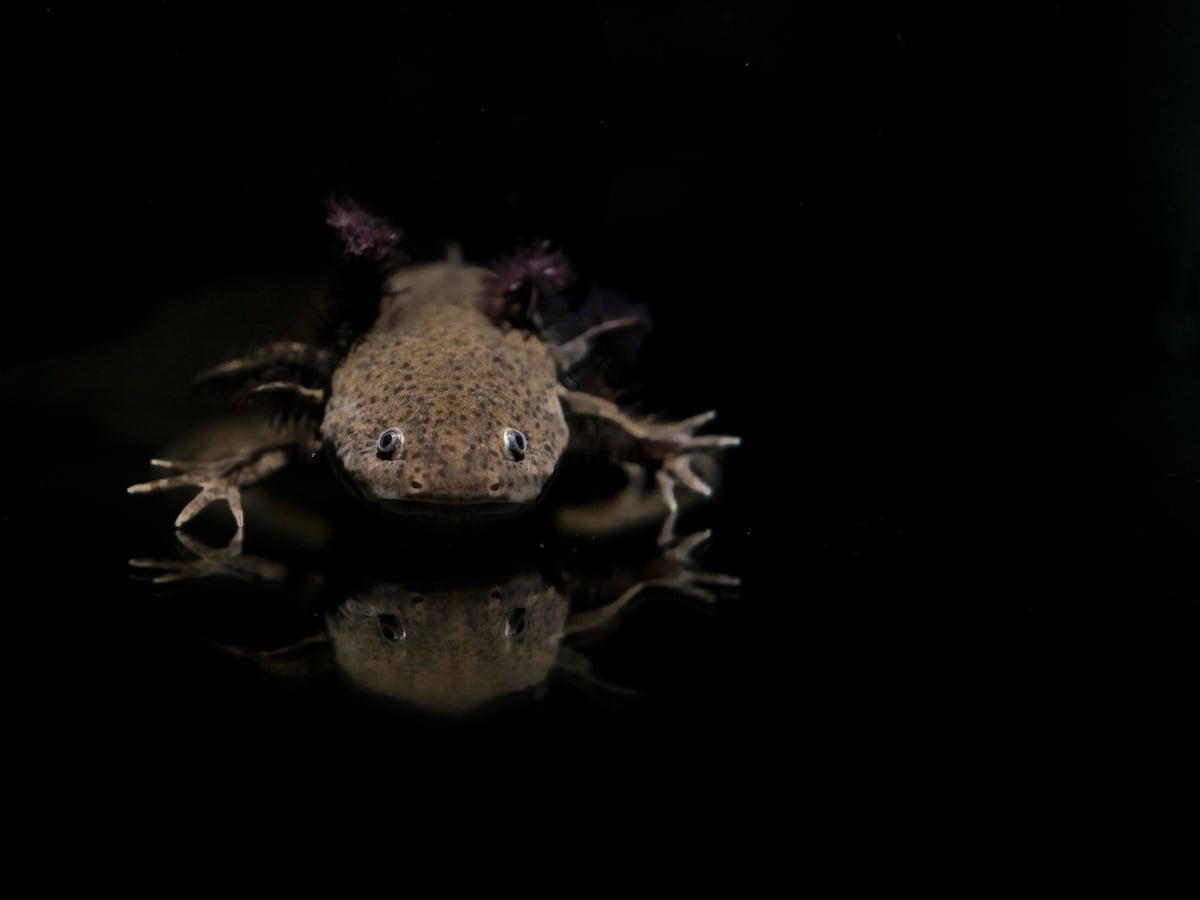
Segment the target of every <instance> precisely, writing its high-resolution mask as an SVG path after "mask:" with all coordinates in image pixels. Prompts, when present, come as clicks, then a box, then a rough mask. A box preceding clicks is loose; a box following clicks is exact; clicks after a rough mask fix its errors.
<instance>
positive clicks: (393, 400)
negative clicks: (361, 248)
mask: <svg viewBox="0 0 1200 900" xmlns="http://www.w3.org/2000/svg"><path fill="white" fill-rule="evenodd" d="M367 221H368V222H372V221H374V220H367ZM332 223H333V219H332V218H331V224H332ZM360 231H361V229H360ZM388 235H389V237H391V236H393V235H392V234H391V233H390V232H389V233H388ZM347 243H348V244H349V241H347ZM382 255H384V254H381V256H382ZM555 265H556V266H557V265H558V264H557V262H556V263H555ZM531 271H532V270H531ZM542 274H544V272H543V273H542ZM539 279H540V276H539V275H538V274H536V273H534V274H528V273H527V274H526V275H523V276H519V277H517V278H516V279H515V280H512V282H511V283H510V284H507V285H504V284H501V285H500V288H499V292H498V291H497V279H496V274H495V271H494V270H489V269H486V268H483V267H478V266H473V265H468V264H466V263H464V262H463V260H462V259H461V256H460V254H458V253H457V252H451V253H450V254H449V255H448V258H447V259H446V260H444V261H441V262H436V263H431V264H426V265H421V266H405V267H401V268H399V269H398V270H397V271H394V272H391V273H389V274H388V275H387V277H386V278H385V279H384V280H383V290H382V299H381V300H380V301H379V303H378V315H377V316H376V318H375V320H374V323H373V325H372V326H371V327H370V328H368V329H367V330H366V332H365V333H363V334H361V335H359V336H357V337H356V338H355V339H354V340H353V341H351V342H347V345H346V346H344V347H340V348H335V349H330V348H329V347H327V346H321V345H318V344H307V343H301V342H288V341H285V342H279V343H275V344H270V345H268V346H266V347H263V348H261V349H259V350H258V351H256V352H254V353H252V354H250V355H248V356H246V357H242V358H239V359H235V360H232V361H229V362H227V363H224V364H222V365H220V366H218V367H216V368H215V369H213V370H210V371H209V372H208V373H206V374H205V377H209V378H211V377H230V376H242V377H246V378H249V377H252V376H254V375H259V376H260V380H259V381H258V382H257V383H256V384H255V385H254V387H253V391H252V393H254V394H267V395H281V394H282V395H287V396H288V397H289V398H290V399H292V400H295V401H297V402H299V403H302V404H304V405H305V406H306V407H307V408H308V409H309V411H310V413H311V414H310V415H308V416H305V417H301V421H304V422H309V423H313V427H312V428H310V429H309V432H308V433H306V434H297V435H296V436H294V437H292V438H289V439H288V440H286V441H282V442H277V443H271V444H269V445H265V446H258V447H251V448H244V449H241V450H239V451H238V452H236V453H234V454H232V455H230V456H227V457H226V458H224V459H220V460H215V461H182V460H172V461H169V460H152V463H153V464H155V465H158V466H162V467H166V468H171V469H174V470H176V472H177V474H174V475H170V476H167V477H165V478H160V479H158V480H155V481H150V482H146V483H142V484H136V485H133V486H132V487H130V488H129V491H130V493H145V492H153V491H161V490H166V489H170V488H175V487H181V486H192V487H199V488H200V492H199V493H198V494H197V495H196V496H195V497H193V498H192V500H191V501H190V502H189V503H188V504H187V505H186V506H185V507H184V509H183V511H182V512H181V513H180V514H179V516H178V518H177V519H176V525H177V526H182V525H183V524H185V523H186V522H188V521H189V520H191V519H192V518H194V517H195V516H196V515H198V514H199V513H200V512H201V511H202V510H203V509H205V508H206V507H207V506H209V505H210V504H212V503H214V502H216V501H219V500H225V501H226V502H227V503H228V504H229V507H230V510H231V512H232V513H233V516H234V519H235V521H236V523H237V525H238V528H239V529H240V528H241V527H242V525H243V520H244V517H243V512H242V505H241V495H240V491H241V489H242V488H245V487H247V486H249V485H251V484H253V483H255V482H257V481H260V480H261V479H263V478H265V477H267V476H268V475H270V474H272V473H273V472H275V471H277V470H278V469H281V468H283V467H284V466H285V465H287V464H289V463H290V462H292V461H293V460H294V459H295V458H296V456H297V455H305V454H306V453H307V452H308V451H315V450H316V449H317V448H323V449H324V451H325V452H326V454H327V455H328V456H329V457H331V459H332V460H333V462H334V464H335V467H336V469H337V470H338V472H339V473H340V474H341V475H342V476H343V478H344V480H345V482H346V484H347V485H348V486H349V487H350V488H351V490H352V492H354V493H355V494H357V495H359V496H360V497H362V498H363V499H364V500H366V501H368V502H370V503H372V504H376V505H377V506H379V507H381V508H383V509H385V510H387V511H389V512H392V513H398V514H400V515H403V516H406V517H408V518H410V519H414V520H417V521H436V522H438V523H441V524H446V523H450V524H454V523H471V524H472V525H474V524H478V523H479V522H484V521H490V520H496V519H502V518H505V517H508V516H512V515H516V514H518V513H522V512H524V511H526V510H529V509H531V508H532V507H533V506H534V505H535V504H537V502H538V501H539V500H540V499H541V498H542V497H543V496H544V495H545V494H546V492H547V488H548V486H549V485H550V483H551V481H552V480H553V478H554V476H555V473H556V472H557V471H558V469H559V466H560V463H561V461H562V459H563V457H564V454H566V453H567V451H568V448H569V446H570V445H571V427H570V426H569V424H568V422H569V421H574V420H576V419H577V418H578V417H591V418H592V419H594V420H597V421H598V422H600V423H602V427H598V428H591V429H589V433H591V434H599V433H604V432H605V431H607V432H608V433H610V434H616V435H619V440H618V441H617V442H616V445H619V447H620V448H621V449H620V453H619V454H618V455H619V456H620V457H621V459H620V461H621V462H623V463H624V464H625V465H626V466H637V467H644V468H648V469H650V470H653V473H654V477H655V479H656V481H657V487H658V492H659V494H660V495H661V497H662V499H663V501H665V505H666V510H667V511H666V514H665V516H664V519H663V522H662V526H661V528H660V531H659V543H660V544H664V545H665V544H669V543H671V542H672V541H674V540H675V534H674V527H675V520H676V516H677V511H678V504H677V501H676V488H677V485H679V484H682V485H684V486H685V487H687V488H688V489H690V490H692V491H694V492H696V493H698V494H702V495H706V494H708V493H709V492H710V488H709V485H708V483H707V482H706V481H705V480H704V479H703V478H701V477H700V475H699V474H697V472H696V471H695V469H693V467H692V463H693V462H694V461H696V459H697V458H698V456H699V455H705V454H711V452H712V451H713V450H714V449H717V448H723V447H730V446H734V445H736V444H738V443H739V439H738V438H736V437H733V436H729V435H698V434H696V433H695V431H696V430H697V429H698V428H699V427H701V426H702V425H704V424H706V423H707V422H708V421H710V420H711V419H712V418H713V417H714V416H715V412H707V413H703V414H701V415H698V416H694V417H692V418H690V419H686V420H683V421H678V422H670V421H658V420H653V419H649V418H642V417H638V416H635V415H632V414H629V413H626V412H625V411H624V410H622V409H621V408H620V407H619V406H618V405H617V404H616V403H615V402H613V401H612V400H611V399H609V397H607V396H605V395H604V394H603V393H597V392H588V391H583V390H577V389H573V388H571V387H568V383H567V382H569V380H570V379H569V373H571V371H572V370H573V369H575V367H577V366H578V365H579V364H580V363H581V362H583V361H584V360H585V359H587V357H588V355H589V353H590V352H591V351H592V349H593V346H594V344H595V342H596V341H597V339H599V338H601V337H602V336H604V335H611V334H613V333H618V332H620V331H621V330H622V329H626V328H629V327H630V326H631V325H632V324H634V323H633V320H632V319H630V318H628V317H621V316H617V317H613V318H609V319H607V320H603V321H599V322H597V323H595V324H591V325H590V326H588V327H583V328H581V329H578V330H577V332H576V333H574V334H573V335H571V336H569V337H566V338H564V337H562V336H561V335H557V334H552V333H551V332H550V330H548V329H542V328H540V327H539V323H540V310H539V307H538V304H537V297H538V294H539V291H540V292H541V293H542V294H544V293H545V292H546V291H545V285H544V282H545V279H540V280H539ZM550 281H551V282H553V285H560V284H561V283H562V282H561V280H559V279H558V273H555V276H554V278H552V279H550ZM521 288H524V289H525V290H524V291H522V290H519V289H521ZM517 296H520V297H523V298H524V299H523V300H521V302H519V303H515V304H514V303H512V302H508V301H509V300H511V298H512V297H517ZM498 297H499V298H500V301H501V302H497V298H498ZM489 298H490V299H489ZM530 298H532V299H530ZM272 371H284V372H294V373H303V376H301V375H299V374H298V375H296V376H294V377H287V378H284V379H282V380H281V379H278V378H276V379H274V380H270V379H269V378H266V377H262V376H261V373H263V372H272ZM301 430H303V429H301ZM298 449H300V450H301V452H300V453H299V454H298V453H297V450H298Z"/></svg>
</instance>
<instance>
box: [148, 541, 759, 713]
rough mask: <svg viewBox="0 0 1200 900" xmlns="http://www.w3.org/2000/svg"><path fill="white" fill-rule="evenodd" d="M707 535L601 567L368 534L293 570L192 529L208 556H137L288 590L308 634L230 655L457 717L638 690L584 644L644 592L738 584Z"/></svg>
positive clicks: (711, 590)
mask: <svg viewBox="0 0 1200 900" xmlns="http://www.w3.org/2000/svg"><path fill="white" fill-rule="evenodd" d="M239 534H240V532H239ZM706 534H707V533H706V532H701V533H698V534H695V535H691V536H688V537H686V538H682V539H680V540H679V541H677V542H676V543H675V544H673V545H672V546H671V547H669V548H661V549H660V551H659V552H658V553H657V554H656V555H654V556H652V557H649V558H642V559H634V560H631V559H616V560H614V559H612V558H608V559H606V560H605V561H604V562H603V563H602V565H600V566H599V567H598V566H597V564H596V563H595V562H594V561H592V562H591V563H590V564H587V563H586V562H585V563H584V564H583V565H580V563H581V560H580V558H579V557H578V556H577V555H574V554H572V555H571V556H570V562H571V563H573V564H574V566H575V567H574V568H567V567H565V566H563V567H558V564H557V563H554V564H550V558H546V557H545V556H542V557H531V555H530V553H529V548H528V547H525V548H524V549H523V550H522V548H521V547H520V546H512V547H506V548H499V547H489V548H487V551H486V552H485V553H484V554H483V555H482V557H480V556H479V555H478V554H465V555H463V554H460V553H458V552H457V551H456V549H455V548H453V547H450V548H447V547H436V546H434V547H426V548H425V549H424V551H423V552H420V553H417V554H400V555H399V556H398V555H397V554H396V553H395V548H394V545H393V544H392V543H391V542H390V541H388V540H387V538H386V537H383V536H380V535H375V536H374V537H372V536H370V535H361V534H360V535H356V536H355V538H354V540H353V542H352V546H351V548H350V557H349V558H348V559H347V558H343V557H341V556H340V555H334V556H332V557H330V558H329V559H327V560H326V562H327V563H328V564H329V565H330V569H329V570H328V571H321V570H319V569H318V570H314V571H310V572H304V571H301V572H298V573H293V575H294V576H296V577H290V576H289V574H288V567H287V566H284V565H282V564H280V563H277V562H275V561H271V560H266V559H263V558H260V557H255V556H247V555H243V554H242V553H241V548H240V546H238V544H239V543H240V542H239V539H237V538H235V540H234V543H233V545H231V546H230V547H224V548H218V549H214V548H210V547H208V546H207V545H205V544H203V543H202V542H200V541H199V540H197V539H196V538H194V537H192V536H190V535H188V534H187V533H186V532H182V531H181V532H179V533H178V537H179V540H180V542H181V544H182V545H183V549H185V550H186V551H187V552H188V553H189V554H193V555H195V556H196V557H197V560H192V561H184V560H173V559H162V560H153V559H140V560H134V561H133V563H134V565H135V566H136V567H138V568H139V569H143V570H148V569H153V570H159V571H160V572H161V574H159V575H157V576H156V577H155V578H154V580H155V581H156V582H157V583H160V584H170V583H172V582H181V581H187V582H189V587H190V588H191V589H199V588H198V586H199V585H201V584H202V583H203V582H204V581H205V579H206V578H207V576H219V577H223V578H227V579H228V578H234V579H237V580H241V581H244V582H249V583H251V584H255V585H258V586H260V587H261V589H262V592H263V598H264V601H269V600H270V598H272V597H276V598H278V597H283V598H286V600H285V603H284V608H286V610H287V611H288V612H287V613H286V617H285V620H284V621H285V624H286V621H287V620H290V621H293V622H300V623H304V630H305V631H307V632H308V634H307V635H306V636H305V637H303V638H302V639H300V640H297V641H293V642H291V643H288V644H286V645H284V646H275V647H271V648H269V649H252V648H250V647H247V646H243V645H231V644H228V643H223V642H215V646H217V647H218V648H220V649H221V650H222V651H223V652H224V653H227V654H229V655H232V656H237V657H243V658H247V659H250V660H252V661H253V662H254V663H255V664H257V665H258V666H260V667H262V668H263V669H265V670H267V671H269V672H272V673H274V674H276V675H281V676H285V675H294V676H302V677H303V676H308V675H314V674H318V673H322V672H327V671H334V672H336V673H338V674H339V675H340V676H342V677H343V678H344V679H345V680H346V682H347V683H348V684H350V685H352V686H354V687H356V688H358V689H361V690H364V691H366V692H367V693H368V694H370V695H373V696H375V697H379V698H384V699H389V700H396V701H400V702H402V703H403V704H405V705H407V706H409V707H413V708H416V709H421V710H425V711H427V712H433V713H437V714H441V715H454V716H457V715H464V714H467V713H470V712H472V711H474V710H476V709H478V708H481V707H484V706H487V705H488V704H490V703H492V702H493V701H499V700H502V699H515V698H517V697H519V696H521V695H524V694H525V693H526V692H527V691H531V690H532V691H535V692H539V693H540V692H541V691H542V690H544V689H546V688H548V687H549V684H548V682H549V681H550V679H552V678H553V679H555V680H560V681H566V682H569V683H573V684H575V685H576V686H578V687H581V688H584V689H587V690H589V691H590V690H593V689H600V690H602V691H605V692H608V691H616V692H618V693H620V694H625V695H632V694H633V693H636V690H634V691H631V690H630V689H629V688H627V687H624V686H618V685H614V684H610V683H607V682H605V681H603V680H601V679H598V678H596V677H594V676H593V674H592V667H591V663H590V660H589V658H588V656H587V655H586V653H585V651H584V650H582V649H580V648H579V647H577V646H576V643H577V642H578V641H587V642H590V641H594V640H596V639H598V638H601V637H602V636H603V635H605V634H607V632H608V630H609V629H610V628H616V627H618V625H619V621H620V617H621V614H622V613H623V612H624V611H625V610H626V609H627V608H629V606H630V604H631V603H633V602H635V601H637V600H638V599H640V598H641V597H643V595H644V594H645V593H646V592H655V591H659V592H661V591H667V592H677V593H681V594H686V595H690V596H692V597H695V598H697V599H699V600H701V601H707V602H713V601H715V600H716V599H717V597H718V595H719V594H723V593H725V592H726V591H727V590H731V589H735V588H736V587H737V584H738V579H737V578H735V577H732V576H728V575H721V574H717V573H709V572H705V571H702V570H699V569H696V568H695V567H693V565H692V561H691V550H692V548H693V547H694V546H695V545H696V544H698V543H700V542H701V541H703V539H704V537H705V536H706ZM314 612H319V613H320V617H319V621H321V622H322V623H323V627H322V628H321V629H320V630H319V631H311V630H310V629H311V627H312V623H313V622H314V621H318V619H315V618H314V617H313V615H311V613H314ZM273 624H279V623H278V622H277V621H276V622H273ZM534 696H536V693H535V694H534Z"/></svg>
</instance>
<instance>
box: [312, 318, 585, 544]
mask: <svg viewBox="0 0 1200 900" xmlns="http://www.w3.org/2000/svg"><path fill="white" fill-rule="evenodd" d="M393 318H395V317H393ZM393 326H395V327H393ZM321 436H322V440H323V443H324V445H325V448H326V449H327V451H329V452H330V454H331V455H332V456H333V458H334V461H335V464H336V466H337V468H338V469H339V470H340V472H341V474H342V475H343V476H344V477H345V479H346V481H347V482H348V483H349V485H350V486H351V487H352V489H353V490H354V491H355V492H356V493H357V494H359V495H361V496H362V497H363V498H364V499H366V500H368V501H370V502H372V503H375V504H378V505H379V506H381V507H383V508H385V509H387V510H388V511H390V512H395V513H400V514H402V515H407V516H416V517H422V518H426V519H430V518H432V519H436V520H440V521H442V522H451V523H462V524H472V523H474V522H478V521H481V520H488V519H494V518H497V517H503V516H508V515H513V514H516V513H519V512H522V511H524V510H527V509H529V508H530V507H532V506H533V505H534V504H535V503H536V502H537V501H538V500H539V499H540V498H541V497H542V496H543V494H544V492H545V491H546V489H547V487H548V486H549V484H550V482H551V480H552V479H553V476H554V474H555V471H556V468H557V465H558V462H559V459H560V457H561V456H562V453H563V451H564V450H565V448H566V445H567V439H568V430H567V424H566V421H565V418H564V416H563V411H562V403H561V401H560V398H559V394H558V378H557V371H556V369H555V366H554V363H553V361H552V359H551V358H550V357H549V355H548V354H547V352H546V349H545V347H544V345H543V344H542V343H541V342H540V341H539V340H538V339H537V338H536V337H535V336H533V335H531V334H528V333H524V332H519V331H516V330H510V331H501V330H500V329H497V328H496V327H495V326H493V325H492V324H491V323H490V322H488V321H487V320H486V318H485V317H482V316H479V315H477V314H476V313H475V312H474V310H471V309H468V308H465V307H455V306H453V305H450V304H441V305H434V306H432V307H430V308H428V309H425V310H424V311H423V312H419V314H412V311H411V310H410V311H409V313H408V314H406V315H405V316H404V317H403V319H402V321H397V322H391V321H390V320H389V319H388V317H387V316H381V319H380V322H379V323H377V325H376V327H375V328H374V329H373V330H372V331H371V332H369V333H368V334H366V335H365V336H364V337H363V338H362V339H361V340H360V341H359V343H358V344H356V345H355V346H354V347H353V348H352V349H351V351H350V352H349V354H348V355H347V357H346V358H345V360H343V362H342V363H341V365H340V366H339V367H338V369H337V370H336V371H335V372H334V375H333V379H332V382H331V385H330V394H329V399H328V402H327V404H326V407H325V413H324V418H323V420H322V424H321Z"/></svg>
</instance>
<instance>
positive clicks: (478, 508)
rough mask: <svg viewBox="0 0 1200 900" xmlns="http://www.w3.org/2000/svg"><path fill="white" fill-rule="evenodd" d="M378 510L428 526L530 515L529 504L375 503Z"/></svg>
mask: <svg viewBox="0 0 1200 900" xmlns="http://www.w3.org/2000/svg"><path fill="white" fill-rule="evenodd" d="M371 502H372V503H374V504H375V505H376V506H378V507H380V508H381V509H384V510H386V511H387V512H389V513H391V514H393V515H396V516H403V517H406V518H413V519H420V520H421V521H428V522H444V523H446V524H448V525H451V524H460V523H463V524H470V523H471V522H472V521H488V522H490V521H494V520H496V519H507V518H511V517H513V516H517V515H519V514H521V513H523V512H527V511H528V510H529V509H530V508H531V506H532V505H531V504H528V503H503V502H498V503H486V502H485V503H471V502H461V503H455V502H440V501H439V502H429V501H424V500H378V499H377V500H373V501H371Z"/></svg>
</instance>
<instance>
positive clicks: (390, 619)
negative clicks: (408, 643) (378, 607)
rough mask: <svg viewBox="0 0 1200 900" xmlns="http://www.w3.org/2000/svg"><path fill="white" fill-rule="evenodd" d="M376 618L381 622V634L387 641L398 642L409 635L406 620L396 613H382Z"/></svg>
mask: <svg viewBox="0 0 1200 900" xmlns="http://www.w3.org/2000/svg"><path fill="white" fill-rule="evenodd" d="M375 618H376V620H377V621H378V622H379V636H380V637H381V638H383V639H384V640H385V641H389V642H391V643H393V644H396V643H399V642H400V641H402V640H404V638H405V637H407V632H406V631H405V630H404V620H403V619H401V618H400V617H399V616H398V615H396V614H395V613H380V614H379V615H378V616H376V617H375Z"/></svg>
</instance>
